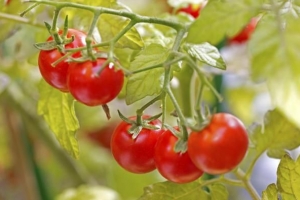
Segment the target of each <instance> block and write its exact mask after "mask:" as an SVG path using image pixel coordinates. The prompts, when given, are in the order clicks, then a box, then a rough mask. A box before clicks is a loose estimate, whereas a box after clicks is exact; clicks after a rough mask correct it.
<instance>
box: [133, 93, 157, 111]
mask: <svg viewBox="0 0 300 200" xmlns="http://www.w3.org/2000/svg"><path fill="white" fill-rule="evenodd" d="M160 99H161V95H158V96H156V97H155V98H153V99H152V100H150V101H149V102H147V103H146V104H145V105H143V106H142V107H141V108H140V109H138V110H137V111H136V113H137V115H142V114H143V112H144V111H145V110H146V109H147V108H148V107H149V106H151V105H152V104H154V103H155V102H157V101H159V100H160Z"/></svg>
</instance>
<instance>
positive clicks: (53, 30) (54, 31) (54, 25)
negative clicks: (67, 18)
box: [50, 8, 63, 45]
mask: <svg viewBox="0 0 300 200" xmlns="http://www.w3.org/2000/svg"><path fill="white" fill-rule="evenodd" d="M59 12H60V8H56V9H55V11H54V16H53V20H52V27H51V30H50V32H51V35H52V36H53V38H54V40H55V42H56V44H58V45H60V44H62V43H63V40H62V38H61V37H60V36H59V35H58V33H57V20H58V16H59Z"/></svg>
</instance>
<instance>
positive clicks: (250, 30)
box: [229, 18, 258, 43]
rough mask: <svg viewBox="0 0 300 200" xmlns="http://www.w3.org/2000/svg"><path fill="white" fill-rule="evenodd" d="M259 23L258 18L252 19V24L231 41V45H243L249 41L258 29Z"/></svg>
mask: <svg viewBox="0 0 300 200" xmlns="http://www.w3.org/2000/svg"><path fill="white" fill-rule="evenodd" d="M257 22H258V20H257V19H256V18H252V19H251V21H250V23H249V24H248V25H247V26H246V27H245V28H244V29H243V30H241V31H240V32H239V33H238V34H237V35H236V36H234V37H233V38H230V39H229V43H243V42H246V41H248V40H249V38H250V37H251V35H252V33H253V32H254V30H255V28H256V25H257Z"/></svg>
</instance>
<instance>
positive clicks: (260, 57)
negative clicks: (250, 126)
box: [250, 14, 300, 127]
mask: <svg viewBox="0 0 300 200" xmlns="http://www.w3.org/2000/svg"><path fill="white" fill-rule="evenodd" d="M278 20H279V21H278ZM299 23H300V19H299V18H295V17H294V16H292V15H290V14H286V15H281V16H278V17H277V16H273V15H272V14H269V15H266V16H264V17H263V18H262V20H261V22H260V24H259V25H258V27H257V30H256V32H255V33H254V35H253V37H252V40H251V41H250V53H251V58H252V75H253V78H254V80H266V81H267V84H268V87H269V91H270V94H271V97H272V101H273V104H274V105H275V106H276V107H277V108H278V109H279V110H280V111H281V112H282V113H283V114H284V115H285V116H286V117H287V118H288V119H289V120H290V121H292V122H293V123H295V124H296V125H297V126H298V127H300V121H299V118H300V107H299V106H295V105H297V104H298V102H299V99H300V79H299V76H300V68H299V63H300V56H299V51H300V26H299Z"/></svg>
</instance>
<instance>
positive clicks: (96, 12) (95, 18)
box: [85, 11, 101, 60]
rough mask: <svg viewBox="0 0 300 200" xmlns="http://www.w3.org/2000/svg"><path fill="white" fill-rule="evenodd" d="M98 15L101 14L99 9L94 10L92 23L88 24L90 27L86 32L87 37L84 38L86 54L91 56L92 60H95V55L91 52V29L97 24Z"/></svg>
mask: <svg viewBox="0 0 300 200" xmlns="http://www.w3.org/2000/svg"><path fill="white" fill-rule="evenodd" d="M100 15H101V11H95V12H94V17H93V20H92V23H91V25H90V29H89V32H88V34H87V37H86V39H85V41H86V48H87V54H88V56H89V57H90V58H92V60H96V57H95V56H94V54H93V47H92V42H93V39H92V34H93V31H94V29H95V27H96V26H97V23H98V20H99V17H100Z"/></svg>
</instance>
